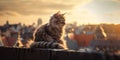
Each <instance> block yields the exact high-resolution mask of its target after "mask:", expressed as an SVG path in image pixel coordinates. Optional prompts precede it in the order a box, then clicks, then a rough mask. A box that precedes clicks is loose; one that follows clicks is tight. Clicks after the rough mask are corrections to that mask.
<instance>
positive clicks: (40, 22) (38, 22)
mask: <svg viewBox="0 0 120 60" xmlns="http://www.w3.org/2000/svg"><path fill="white" fill-rule="evenodd" d="M40 24H42V19H41V18H39V19H38V21H37V25H38V26H39V25H40Z"/></svg>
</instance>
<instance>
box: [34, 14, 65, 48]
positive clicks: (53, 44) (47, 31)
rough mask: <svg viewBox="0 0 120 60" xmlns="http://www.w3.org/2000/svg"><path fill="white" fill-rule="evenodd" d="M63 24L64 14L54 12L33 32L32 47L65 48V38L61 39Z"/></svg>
mask: <svg viewBox="0 0 120 60" xmlns="http://www.w3.org/2000/svg"><path fill="white" fill-rule="evenodd" d="M64 25H65V18H64V14H60V12H57V13H55V14H54V15H53V16H52V17H51V18H50V20H49V23H47V24H45V25H42V26H40V27H38V28H37V29H36V30H35V32H34V35H33V36H34V41H35V42H37V43H35V44H33V46H34V47H42V48H56V49H57V48H58V49H59V48H60V49H67V46H66V43H65V40H63V39H61V38H62V35H63V28H64Z"/></svg>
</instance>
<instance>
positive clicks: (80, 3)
mask: <svg viewBox="0 0 120 60" xmlns="http://www.w3.org/2000/svg"><path fill="white" fill-rule="evenodd" d="M57 11H61V13H66V15H65V18H66V22H67V23H70V22H75V21H76V22H77V23H78V24H88V23H90V24H97V23H120V0H0V25H3V24H4V23H5V22H6V20H8V21H9V22H10V23H11V24H13V23H19V22H22V23H25V24H32V23H33V22H35V23H36V22H37V19H38V18H41V19H42V20H43V21H44V22H47V21H48V20H49V18H50V16H51V15H52V14H54V13H56V12H57Z"/></svg>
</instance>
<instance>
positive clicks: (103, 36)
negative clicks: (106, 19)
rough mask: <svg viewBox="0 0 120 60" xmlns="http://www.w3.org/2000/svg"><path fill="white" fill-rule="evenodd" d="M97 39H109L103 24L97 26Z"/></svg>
mask: <svg viewBox="0 0 120 60" xmlns="http://www.w3.org/2000/svg"><path fill="white" fill-rule="evenodd" d="M95 39H98V40H106V39H107V34H106V33H105V31H104V29H103V27H102V26H98V27H96V31H95Z"/></svg>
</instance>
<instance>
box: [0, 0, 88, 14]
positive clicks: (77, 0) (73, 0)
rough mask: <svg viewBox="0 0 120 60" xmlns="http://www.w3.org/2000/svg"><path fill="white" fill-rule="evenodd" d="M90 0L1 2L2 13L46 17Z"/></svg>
mask: <svg viewBox="0 0 120 60" xmlns="http://www.w3.org/2000/svg"><path fill="white" fill-rule="evenodd" d="M87 1H90V0H56V1H55V0H49V1H48V0H0V12H3V11H14V12H16V13H18V14H22V15H31V14H33V15H34V14H35V15H36V14H37V15H44V14H49V13H51V12H53V11H56V10H65V11H68V10H70V9H72V8H73V7H74V6H75V5H77V4H82V3H85V2H87Z"/></svg>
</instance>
